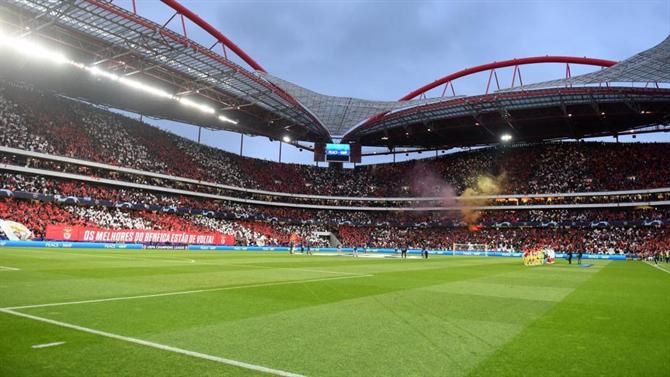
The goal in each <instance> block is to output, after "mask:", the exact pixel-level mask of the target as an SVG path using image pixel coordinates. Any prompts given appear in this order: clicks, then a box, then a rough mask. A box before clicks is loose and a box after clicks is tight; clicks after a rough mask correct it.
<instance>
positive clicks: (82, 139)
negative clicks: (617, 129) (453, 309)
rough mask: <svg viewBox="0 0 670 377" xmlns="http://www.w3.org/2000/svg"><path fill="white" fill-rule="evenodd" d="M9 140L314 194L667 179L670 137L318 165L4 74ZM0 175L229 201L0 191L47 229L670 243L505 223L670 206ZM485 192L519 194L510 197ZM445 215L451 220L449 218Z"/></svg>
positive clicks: (603, 248) (451, 191)
mask: <svg viewBox="0 0 670 377" xmlns="http://www.w3.org/2000/svg"><path fill="white" fill-rule="evenodd" d="M0 145H2V146H8V147H13V148H18V149H23V150H26V151H36V152H42V153H47V154H51V155H60V156H66V157H73V158H77V159H83V160H89V161H93V162H101V163H106V164H110V165H114V166H119V167H125V168H133V169H138V170H142V171H146V172H153V173H162V174H168V175H174V176H177V177H184V178H190V179H195V180H199V181H202V182H211V183H218V184H224V185H232V186H238V187H242V188H247V189H263V190H268V191H275V192H288V193H302V194H317V195H337V196H353V197H363V196H374V197H394V196H418V197H425V196H437V197H446V196H447V195H460V194H462V193H464V192H467V191H468V190H471V189H473V188H474V189H477V186H478V184H479V183H480V181H481V178H482V177H489V178H490V180H491V181H492V182H493V183H494V185H495V190H494V191H493V192H492V193H494V194H497V193H500V194H533V193H560V192H562V193H566V192H591V191H607V190H631V189H648V188H658V187H669V186H670V174H668V173H670V153H668V152H670V148H669V146H668V144H664V143H651V144H649V143H646V144H645V143H629V144H618V143H617V144H614V143H591V142H589V143H581V142H580V143H577V142H575V143H548V144H534V145H520V146H514V145H512V146H499V147H489V148H480V149H475V150H469V151H462V152H458V153H451V154H446V155H442V156H440V157H436V158H431V159H424V160H413V161H408V162H402V163H397V164H379V165H369V166H358V167H356V168H355V169H336V168H319V167H315V166H307V165H296V164H281V163H276V162H271V161H265V160H259V159H253V158H248V157H241V156H238V155H236V154H232V153H229V152H225V151H223V150H220V149H217V148H213V147H209V146H205V145H201V144H198V143H196V142H194V141H191V140H188V139H185V138H182V137H179V136H176V135H174V134H171V133H168V132H165V131H162V130H160V129H158V128H155V127H152V126H150V125H147V124H145V123H143V122H141V121H138V120H136V119H131V118H128V117H126V116H123V115H120V114H116V113H113V112H109V111H107V110H104V109H100V108H97V107H94V106H91V105H89V104H86V103H82V102H79V101H76V100H72V99H68V98H63V97H59V96H56V95H53V94H50V93H45V92H41V91H37V90H34V89H31V88H28V87H23V86H20V85H17V84H13V83H8V82H0ZM0 162H3V163H7V164H13V165H19V166H27V167H35V168H40V169H47V170H52V171H58V172H69V173H76V174H81V175H86V176H94V177H100V178H108V179H115V180H121V181H127V182H132V183H141V184H146V185H152V186H158V187H171V188H178V189H183V190H189V191H196V192H202V193H210V194H219V195H231V193H234V194H235V195H236V196H238V197H242V198H250V199H262V200H266V201H289V199H288V198H283V197H279V196H265V195H260V194H252V193H248V192H244V191H235V190H232V191H231V190H226V189H221V188H218V187H212V186H211V185H206V184H202V183H199V184H194V183H184V182H178V181H175V180H168V179H158V178H155V177H149V176H147V175H143V174H135V173H122V172H115V171H111V170H108V169H100V168H90V167H85V166H82V165H77V164H72V163H62V162H55V161H51V160H48V159H36V158H27V157H25V156H14V155H10V154H7V153H3V154H0ZM0 188H2V189H8V190H13V191H24V192H29V193H36V194H46V195H61V196H76V197H80V198H93V199H99V200H107V201H112V202H114V203H117V204H118V203H135V204H144V205H158V206H172V207H182V208H196V209H206V210H208V211H214V212H216V213H217V214H219V215H220V214H223V216H217V217H216V218H214V217H211V216H209V217H208V216H201V215H186V214H176V213H164V212H161V211H150V210H139V211H128V210H125V209H124V210H122V209H117V208H113V207H100V206H97V207H84V206H81V207H80V206H69V205H60V204H57V203H54V202H37V201H27V200H2V201H0V219H8V220H15V221H18V222H21V223H23V224H25V225H26V226H28V228H30V229H31V230H33V232H34V233H35V235H36V237H37V238H42V237H43V236H44V231H45V228H46V226H47V225H48V224H54V223H67V224H70V225H86V226H95V227H103V228H132V229H167V230H182V231H216V232H220V233H224V234H231V235H234V237H235V240H236V243H238V244H241V245H253V244H258V245H286V244H288V243H289V242H290V241H291V240H294V239H295V236H296V235H298V236H299V238H300V239H301V240H303V242H306V243H309V244H310V245H312V246H325V245H327V244H329V240H328V239H327V237H325V236H324V235H325V234H328V233H330V232H332V233H334V234H335V235H336V236H337V237H339V239H340V241H341V242H342V243H343V244H344V245H345V246H353V245H357V246H364V245H368V246H371V247H402V246H410V247H429V248H446V249H448V248H451V247H453V245H454V244H486V245H489V247H491V248H495V249H504V250H512V249H513V250H520V249H523V248H528V247H534V246H538V245H542V246H548V247H554V248H557V249H563V250H572V249H574V250H579V249H582V250H585V251H594V252H613V253H620V252H645V251H648V250H651V249H654V248H656V249H658V248H667V247H668V246H670V245H668V234H667V230H666V228H664V227H657V226H645V227H639V226H637V227H633V226H626V227H623V226H619V225H620V224H618V225H617V226H606V227H604V228H601V227H563V226H561V227H556V226H554V227H545V228H541V227H528V226H525V225H524V226H509V225H508V224H504V223H511V224H514V223H524V222H540V223H547V222H557V223H559V222H566V221H567V222H570V221H572V222H595V223H597V222H603V221H607V222H610V221H612V222H623V221H655V220H664V221H667V220H668V219H669V218H670V210H668V209H666V208H665V207H658V208H644V209H633V208H630V209H626V208H620V209H606V208H599V209H570V210H568V209H561V210H522V209H520V210H514V211H511V210H505V211H503V210H495V211H494V210H491V211H484V212H480V213H478V220H477V221H478V223H479V224H489V225H490V224H495V225H496V226H498V227H491V226H487V227H483V228H478V227H475V228H473V227H470V228H468V227H467V225H472V224H471V223H465V222H463V220H462V217H461V214H460V213H459V211H447V212H429V211H418V212H404V211H398V212H388V211H330V210H309V209H300V208H292V207H284V206H262V205H250V204H243V203H239V202H235V201H226V200H212V199H207V198H202V197H197V196H192V195H176V194H169V193H162V192H159V191H158V190H140V189H136V188H130V187H123V186H111V185H103V184H96V183H91V182H84V181H78V180H68V179H57V178H50V177H46V176H36V175H26V174H17V173H10V172H0ZM475 193H477V191H475ZM479 193H481V192H479ZM484 193H489V192H484ZM290 200H293V201H295V202H298V203H302V202H309V203H311V204H315V203H316V204H331V205H335V204H338V205H360V203H358V202H355V201H339V202H333V201H323V200H322V199H319V200H321V201H319V200H313V199H310V200H308V199H296V198H293V199H290ZM445 200H446V198H445ZM515 200H516V202H517V203H518V204H519V205H523V204H547V203H549V202H553V203H561V204H574V203H604V202H608V201H653V200H667V194H664V193H660V194H645V195H629V196H619V197H596V196H588V195H585V196H580V197H576V198H552V199H547V198H541V199H536V198H524V199H523V200H519V199H515ZM391 203H392V202H391ZM489 203H492V204H502V205H509V204H510V201H509V200H500V201H490V202H489ZM489 203H487V204H489ZM410 204H411V205H416V203H410ZM410 204H408V205H410ZM432 204H435V203H432ZM477 204H481V203H477ZM378 205H379V204H378ZM381 205H386V206H388V205H397V203H394V204H393V203H392V204H388V203H385V204H381ZM445 223H449V224H448V226H446V225H445Z"/></svg>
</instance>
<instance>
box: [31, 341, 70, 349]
mask: <svg viewBox="0 0 670 377" xmlns="http://www.w3.org/2000/svg"><path fill="white" fill-rule="evenodd" d="M61 344H65V342H53V343H46V344H35V345H34V346H33V348H35V349H38V348H48V347H55V346H60V345H61Z"/></svg>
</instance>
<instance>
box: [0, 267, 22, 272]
mask: <svg viewBox="0 0 670 377" xmlns="http://www.w3.org/2000/svg"><path fill="white" fill-rule="evenodd" d="M0 271H21V269H20V268H16V267H7V266H0Z"/></svg>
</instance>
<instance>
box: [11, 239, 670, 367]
mask: <svg viewBox="0 0 670 377" xmlns="http://www.w3.org/2000/svg"><path fill="white" fill-rule="evenodd" d="M593 263H594V264H593V266H591V267H588V268H584V267H579V266H576V265H574V264H573V265H568V264H566V263H565V262H564V261H559V262H558V263H557V264H556V265H553V266H541V267H524V266H523V265H522V263H521V260H520V259H516V258H491V257H489V258H485V257H484V258H477V257H433V258H431V259H429V260H427V261H424V260H420V259H408V260H400V259H388V258H386V259H380V258H363V257H361V258H357V259H354V258H351V257H337V256H316V255H315V256H302V255H293V256H290V255H286V254H278V253H274V254H273V253H252V252H186V251H172V252H159V251H156V252H154V251H151V252H149V251H130V250H128V251H109V250H45V249H17V248H6V249H0V266H1V267H0V308H2V309H0V376H31V377H35V376H87V377H89V376H252V375H258V376H261V375H305V376H670V266H669V265H660V267H654V266H652V265H650V264H648V263H646V262H618V261H616V262H614V261H613V262H607V261H596V262H593Z"/></svg>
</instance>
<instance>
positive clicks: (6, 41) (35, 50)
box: [0, 32, 72, 65]
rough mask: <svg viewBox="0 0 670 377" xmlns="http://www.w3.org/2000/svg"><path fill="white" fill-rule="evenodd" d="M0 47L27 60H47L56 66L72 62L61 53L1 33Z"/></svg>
mask: <svg viewBox="0 0 670 377" xmlns="http://www.w3.org/2000/svg"><path fill="white" fill-rule="evenodd" d="M0 45H2V46H7V47H9V48H11V49H12V50H14V51H16V52H17V53H19V54H21V55H24V56H27V57H29V58H33V59H38V60H47V61H50V62H52V63H55V64H58V65H61V64H67V63H70V62H72V61H71V60H70V59H68V58H67V56H65V54H63V53H61V52H58V51H53V50H50V49H47V48H45V47H43V46H42V45H40V44H39V43H36V42H33V41H31V40H28V39H25V38H15V37H12V36H10V35H7V34H5V33H2V32H0Z"/></svg>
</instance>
